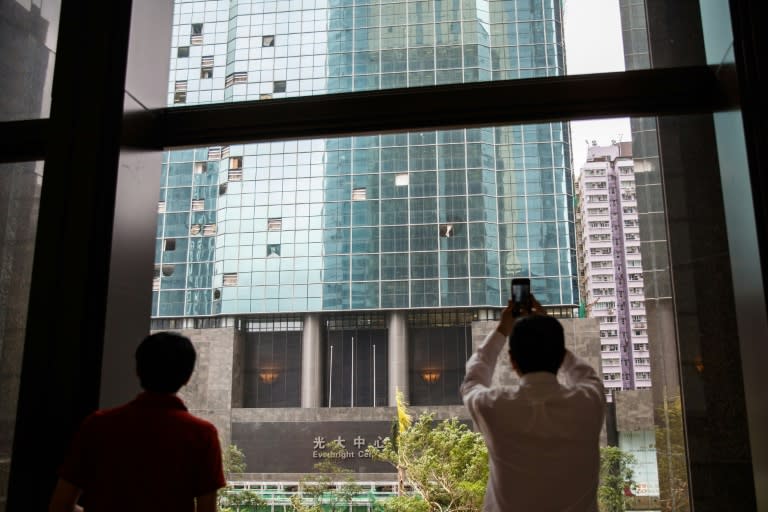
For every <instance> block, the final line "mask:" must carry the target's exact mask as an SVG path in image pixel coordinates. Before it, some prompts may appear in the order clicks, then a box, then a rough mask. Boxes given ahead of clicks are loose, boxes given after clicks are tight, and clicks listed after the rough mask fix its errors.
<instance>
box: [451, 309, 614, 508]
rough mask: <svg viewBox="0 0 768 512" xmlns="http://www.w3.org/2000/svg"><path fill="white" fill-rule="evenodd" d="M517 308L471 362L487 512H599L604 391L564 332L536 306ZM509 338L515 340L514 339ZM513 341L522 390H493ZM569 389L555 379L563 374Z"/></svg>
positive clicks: (469, 381)
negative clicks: (484, 452)
mask: <svg viewBox="0 0 768 512" xmlns="http://www.w3.org/2000/svg"><path fill="white" fill-rule="evenodd" d="M515 306H516V305H515V303H514V302H513V301H510V302H509V305H508V306H507V308H506V309H505V310H504V312H503V313H502V316H501V321H500V322H499V325H498V326H497V327H496V329H495V330H494V331H493V332H492V333H491V334H489V335H488V337H487V338H486V339H485V341H483V343H482V344H481V345H480V346H479V347H478V349H477V352H475V353H474V354H473V355H472V357H470V359H469V361H467V373H466V376H465V378H464V384H463V385H462V387H461V394H462V396H463V398H464V404H465V405H466V406H467V408H468V409H469V412H470V413H471V414H472V418H473V419H474V421H475V425H476V427H477V428H478V429H479V430H480V432H481V433H482V434H483V437H484V438H485V442H486V444H487V446H488V455H489V465H490V476H489V478H488V488H487V489H486V492H485V502H484V504H483V510H485V511H493V512H597V497H596V495H597V485H598V478H599V477H598V474H599V470H600V448H599V437H600V430H601V428H602V425H603V414H604V399H603V384H602V382H601V380H600V377H599V376H598V375H597V373H596V372H595V370H594V369H592V367H591V366H589V365H588V364H587V363H586V362H585V361H584V360H582V359H581V358H579V357H577V356H576V355H574V354H573V353H572V352H571V351H569V350H566V348H565V338H564V334H563V327H562V325H560V322H558V321H557V320H556V319H555V318H553V317H550V316H547V315H546V313H545V311H544V308H543V307H542V306H541V304H539V303H538V301H536V299H532V300H531V311H530V312H528V311H525V310H523V311H520V310H518V309H517V308H515ZM510 335H511V336H510ZM507 337H509V353H510V359H511V362H512V367H513V368H514V369H515V371H516V372H517V373H518V374H519V375H520V377H521V380H520V385H519V386H494V387H491V380H492V377H493V371H494V369H495V367H496V360H497V358H498V355H499V352H501V350H502V348H503V347H504V344H505V341H506V340H507ZM558 370H559V371H560V373H561V375H562V376H563V377H564V380H565V385H563V384H560V383H559V382H558V380H557V372H558Z"/></svg>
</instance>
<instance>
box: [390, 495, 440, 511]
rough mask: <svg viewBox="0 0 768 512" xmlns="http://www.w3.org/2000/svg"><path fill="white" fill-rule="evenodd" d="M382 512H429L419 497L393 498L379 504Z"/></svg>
mask: <svg viewBox="0 0 768 512" xmlns="http://www.w3.org/2000/svg"><path fill="white" fill-rule="evenodd" d="M381 504H382V507H383V510H384V512H429V505H428V504H427V502H426V501H424V500H423V499H422V498H421V497H420V496H395V497H394V498H389V499H387V500H384V501H382V502H381Z"/></svg>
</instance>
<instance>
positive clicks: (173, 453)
mask: <svg viewBox="0 0 768 512" xmlns="http://www.w3.org/2000/svg"><path fill="white" fill-rule="evenodd" d="M195 359H196V353H195V348H194V347H193V345H192V342H191V341H190V340H189V338H186V337H184V336H180V335H178V334H174V333H168V332H161V333H156V334H152V335H150V336H147V337H146V338H144V340H143V341H142V342H141V344H140V345H139V347H138V348H137V349H136V373H137V375H138V377H139V381H140V383H141V387H142V388H143V389H144V391H143V392H142V393H140V394H139V395H138V396H137V397H136V398H135V399H134V400H132V401H130V402H128V403H126V404H124V405H121V406H119V407H115V408H113V409H104V410H99V411H96V412H94V413H93V414H91V415H89V416H88V417H87V418H86V419H85V420H84V421H83V423H82V425H81V426H80V429H79V430H78V432H77V433H76V435H75V438H74V440H73V442H72V445H71V448H70V451H69V454H68V455H67V457H66V459H65V461H64V463H63V464H62V465H61V467H60V468H59V481H58V483H57V485H56V488H55V490H54V493H53V496H52V498H51V502H50V506H49V512H73V511H81V510H83V509H84V510H85V511H86V512H106V511H109V512H123V511H125V512H128V511H130V512H138V511H141V512H153V511H157V512H161V511H162V512H215V510H216V491H217V490H218V489H220V488H222V487H224V486H225V485H226V481H225V479H224V471H223V468H222V461H221V447H220V444H219V437H218V433H217V431H216V427H214V426H213V424H211V423H209V422H208V421H205V420H203V419H200V418H197V417H195V416H193V415H191V414H190V413H189V412H187V408H186V406H185V405H184V403H183V402H182V401H181V399H180V398H179V397H178V396H177V395H176V393H177V392H178V391H179V389H181V387H182V386H183V385H185V384H186V383H187V382H188V381H189V378H190V377H191V375H192V371H193V370H194V366H195ZM79 499H80V500H81V503H82V508H81V506H80V505H77V502H78V500H79Z"/></svg>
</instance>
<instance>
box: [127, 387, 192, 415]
mask: <svg viewBox="0 0 768 512" xmlns="http://www.w3.org/2000/svg"><path fill="white" fill-rule="evenodd" d="M134 403H135V404H136V405H138V406H140V407H163V408H166V409H179V410H181V411H186V410H187V406H186V405H184V402H182V401H181V398H179V397H178V396H176V395H175V394H173V393H155V392H152V391H144V392H142V393H139V395H138V396H137V397H136V399H135V400H134Z"/></svg>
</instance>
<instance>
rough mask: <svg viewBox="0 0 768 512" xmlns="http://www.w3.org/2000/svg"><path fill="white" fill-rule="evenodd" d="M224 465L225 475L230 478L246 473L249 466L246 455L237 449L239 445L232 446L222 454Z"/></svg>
mask: <svg viewBox="0 0 768 512" xmlns="http://www.w3.org/2000/svg"><path fill="white" fill-rule="evenodd" d="M222 465H223V466H224V474H225V475H226V476H227V478H229V476H230V474H232V473H245V470H246V468H247V465H246V463H245V455H244V454H243V452H242V451H241V450H240V448H238V447H237V445H234V444H230V445H229V446H227V448H226V450H224V453H223V454H222Z"/></svg>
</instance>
